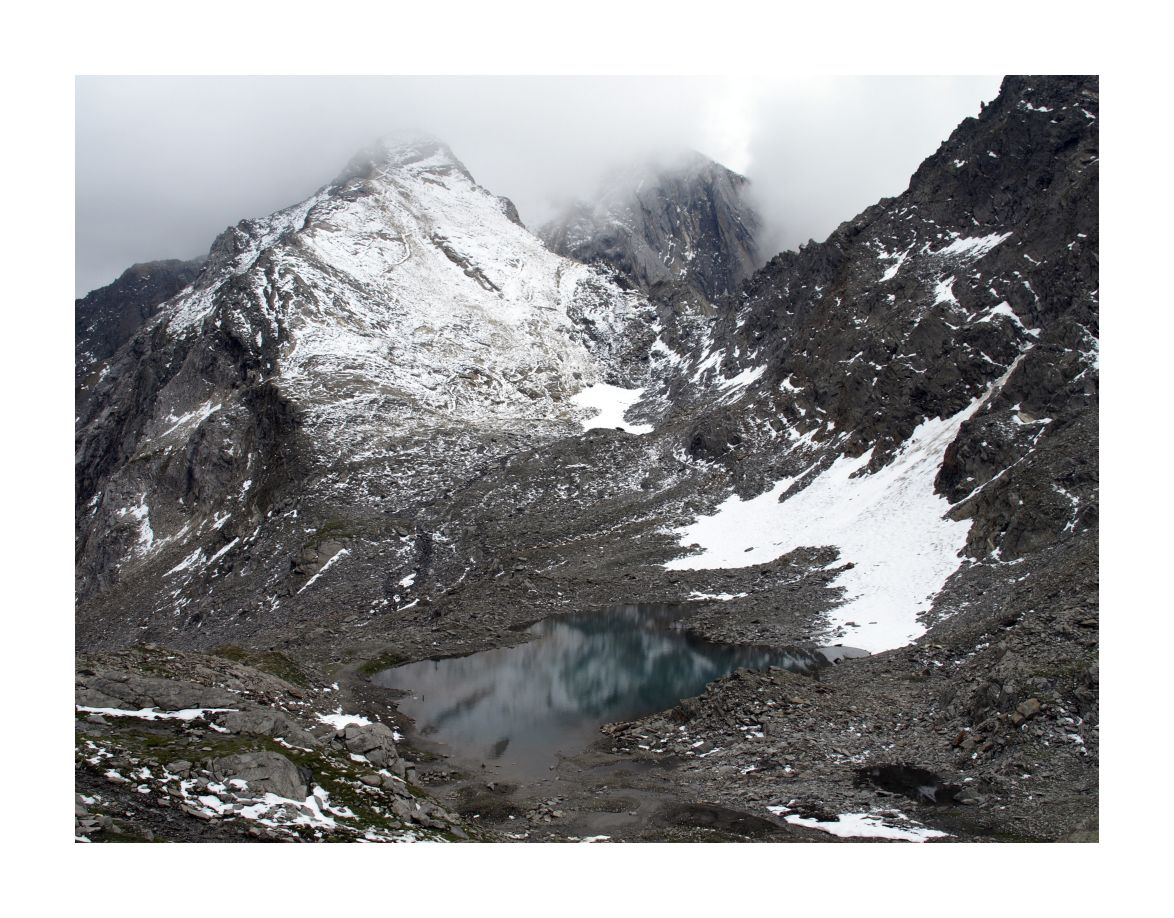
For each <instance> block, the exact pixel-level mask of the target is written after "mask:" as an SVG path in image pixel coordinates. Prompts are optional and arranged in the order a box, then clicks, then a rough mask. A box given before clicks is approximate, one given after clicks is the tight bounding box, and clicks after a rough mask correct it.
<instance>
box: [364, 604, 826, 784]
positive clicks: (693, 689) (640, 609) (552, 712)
mask: <svg viewBox="0 0 1174 918" xmlns="http://www.w3.org/2000/svg"><path fill="white" fill-rule="evenodd" d="M684 614H685V609H684V607H681V606H654V605H624V606H614V607H612V608H609V609H606V610H605V611H603V612H595V613H589V614H580V615H573V616H562V617H556V618H551V619H546V620H544V621H541V622H539V623H537V624H536V625H533V626H531V627H530V628H529V629H528V633H530V634H533V635H535V638H534V639H533V640H531V641H530V642H528V643H526V644H522V645H520V646H517V647H508V648H502V649H499V650H487V651H484V652H482V653H476V654H472V655H470V656H466V657H455V658H451V659H445V660H424V661H421V662H419V663H410V664H408V665H406V666H397V667H394V668H392V669H387V670H384V671H383V672H381V673H378V674H377V675H376V676H375V677H374V680H373V681H374V682H375V683H376V684H378V685H382V686H386V687H388V688H393V689H399V690H402V691H406V692H408V693H409V695H408V696H407V697H405V698H403V699H402V700H400V701H399V702H398V707H399V709H400V710H401V711H402V712H403V713H405V714H407V715H408V716H410V717H411V718H412V719H413V720H415V722H416V726H417V729H418V730H419V731H420V733H421V734H422V735H424V736H426V737H427V738H428V739H430V740H432V741H435V742H439V743H443V744H445V745H447V746H448V747H449V750H447V751H450V752H451V753H452V754H456V755H458V756H460V757H463V758H467V759H468V758H471V759H478V760H481V761H482V762H495V763H499V764H500V765H501V766H502V767H503V768H506V769H507V770H512V771H516V772H519V773H522V774H531V775H536V774H540V773H544V772H545V771H546V770H547V769H548V768H549V767H550V765H552V764H553V763H554V762H555V761H556V760H557V757H558V754H559V753H571V754H573V753H576V752H579V751H581V750H582V749H583V748H584V747H586V746H587V745H588V744H589V743H590V742H592V740H594V739H597V738H598V736H599V727H600V726H601V725H602V724H605V723H609V722H612V721H622V720H631V719H632V718H635V717H639V716H642V715H645V714H650V713H652V712H654V711H661V710H665V709H667V708H671V707H673V706H674V705H675V704H676V703H677V702H678V701H680V700H681V699H683V698H691V697H693V696H695V695H698V694H700V693H701V692H702V691H703V690H704V689H705V686H706V684H707V683H709V682H712V681H713V680H714V679H718V678H720V677H722V676H725V675H728V674H729V673H731V672H733V671H734V670H735V669H739V668H742V667H745V668H749V669H766V668H767V667H770V666H783V667H786V668H787V669H790V670H794V671H799V672H813V671H814V670H816V669H818V668H820V667H822V666H826V665H827V664H828V659H827V657H826V655H825V654H823V653H821V652H820V651H818V650H803V649H800V648H790V649H787V650H784V651H772V650H766V649H757V648H748V647H741V646H733V645H727V644H716V643H713V642H710V641H705V640H700V639H698V638H694V637H690V636H688V635H686V634H685V633H684V632H683V631H682V630H680V629H678V628H674V627H673V624H674V623H675V622H676V621H677V620H678V619H679V618H680V617H681V616H682V615H684Z"/></svg>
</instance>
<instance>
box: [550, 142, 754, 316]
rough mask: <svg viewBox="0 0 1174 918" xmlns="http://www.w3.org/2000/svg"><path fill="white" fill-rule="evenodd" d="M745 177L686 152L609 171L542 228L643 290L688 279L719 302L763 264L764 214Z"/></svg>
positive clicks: (572, 252) (565, 248) (575, 254)
mask: <svg viewBox="0 0 1174 918" xmlns="http://www.w3.org/2000/svg"><path fill="white" fill-rule="evenodd" d="M746 185H747V180H746V179H745V178H744V177H743V176H741V175H738V174H737V173H736V172H731V171H730V170H729V169H726V168H725V167H723V166H721V165H719V164H717V163H715V162H713V161H712V160H709V159H706V158H705V157H704V156H702V155H701V154H699V153H689V154H687V155H684V156H682V157H680V158H678V159H677V160H676V161H673V162H671V163H669V164H667V165H662V166H649V167H646V168H642V169H635V170H630V171H628V172H624V173H620V174H617V175H615V176H613V178H612V179H611V180H610V182H609V183H608V184H607V185H606V186H605V187H604V189H603V190H602V191H601V193H600V194H599V196H598V198H597V199H595V200H594V201H591V202H580V203H578V204H576V205H575V206H574V207H573V208H571V209H570V210H569V211H568V212H567V213H565V214H563V215H561V216H560V217H558V218H557V219H555V220H553V221H551V222H550V223H549V224H547V225H546V226H544V227H543V228H542V229H541V230H540V231H539V235H540V236H541V237H542V238H543V239H544V240H545V241H546V243H547V245H549V246H550V248H551V249H552V250H554V251H555V252H558V253H559V254H560V255H566V256H567V257H569V258H574V259H576V260H578V261H582V262H586V263H588V264H604V265H607V266H609V267H610V268H612V269H614V270H615V271H616V272H618V273H619V274H620V275H622V276H623V277H626V278H628V279H629V280H630V281H631V282H632V283H634V284H635V285H636V286H637V287H639V288H640V289H642V290H644V291H646V292H651V291H653V290H655V289H656V288H658V287H664V286H668V287H686V288H691V289H693V290H695V291H697V292H699V293H700V294H702V295H703V296H704V297H706V298H707V299H708V300H709V301H710V302H716V301H718V300H720V299H723V298H726V297H728V296H730V295H731V294H733V293H734V292H735V291H736V290H737V289H738V286H739V285H740V284H741V283H742V281H744V280H745V279H746V278H748V277H749V276H750V275H751V274H752V273H753V271H754V270H755V269H756V268H757V267H758V266H759V264H760V262H759V253H758V249H757V245H756V236H757V234H758V232H759V229H760V225H761V221H760V220H759V217H758V215H757V213H755V211H754V209H753V208H752V207H751V206H750V204H749V203H748V202H747V200H746V197H745V190H746Z"/></svg>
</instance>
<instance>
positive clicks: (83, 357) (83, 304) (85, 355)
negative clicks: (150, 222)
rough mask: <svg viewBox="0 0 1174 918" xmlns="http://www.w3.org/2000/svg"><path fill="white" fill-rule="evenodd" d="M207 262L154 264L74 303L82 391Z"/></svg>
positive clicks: (78, 379) (133, 269) (140, 267)
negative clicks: (104, 364) (99, 370)
mask: <svg viewBox="0 0 1174 918" xmlns="http://www.w3.org/2000/svg"><path fill="white" fill-rule="evenodd" d="M203 261H204V260H203V259H202V258H197V259H193V260H192V261H177V260H175V259H171V260H168V261H149V262H145V263H143V264H138V265H133V266H131V267H129V268H127V269H126V270H125V271H124V272H122V275H121V276H120V277H119V278H118V280H116V281H114V282H113V283H112V284H108V285H107V286H105V287H100V288H98V289H97V290H92V291H91V292H89V293H87V294H86V295H85V296H84V297H82V298H81V299H80V300H75V301H74V379H75V385H76V386H77V388H78V390H79V394H80V392H82V391H84V390H85V389H88V388H89V387H90V386H92V385H93V382H94V379H93V378H92V375H93V374H94V372H95V371H96V370H98V369H100V367H101V365H102V363H103V362H104V361H106V360H108V359H109V358H110V357H112V356H114V352H115V351H117V350H118V349H119V348H120V347H122V345H123V344H125V343H126V342H127V341H129V340H130V339H131V338H132V337H133V336H134V334H135V333H136V332H137V331H138V330H139V329H140V328H142V327H143V325H144V324H146V322H147V320H148V319H150V318H151V317H152V316H153V315H155V313H156V312H157V311H158V309H159V306H160V305H161V304H162V303H164V302H166V301H167V300H169V299H171V298H172V297H173V296H175V295H176V294H177V293H179V292H180V291H181V290H183V289H184V287H186V286H188V285H189V284H190V283H192V281H194V280H195V279H196V275H197V274H199V273H200V267H201V266H202V265H203Z"/></svg>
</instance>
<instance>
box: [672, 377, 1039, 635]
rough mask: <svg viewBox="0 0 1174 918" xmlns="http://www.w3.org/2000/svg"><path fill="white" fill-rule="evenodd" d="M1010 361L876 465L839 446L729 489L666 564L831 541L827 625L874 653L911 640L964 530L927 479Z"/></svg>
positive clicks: (954, 564)
mask: <svg viewBox="0 0 1174 918" xmlns="http://www.w3.org/2000/svg"><path fill="white" fill-rule="evenodd" d="M1017 365H1018V361H1016V362H1015V364H1013V365H1012V367H1011V368H1010V369H1008V371H1007V373H1006V374H1004V375H1003V377H1002V378H1000V379H999V380H998V381H997V382H995V383H994V384H992V385H991V387H990V388H989V389H988V390H987V392H986V393H985V394H984V395H982V396H981V397H979V398H977V399H975V400H974V401H973V402H972V403H971V404H970V405H968V406H967V407H966V408H965V409H963V410H962V411H960V412H958V413H957V414H956V415H954V416H953V417H951V418H945V419H943V418H933V419H930V420H926V421H923V422H922V423H921V425H920V426H918V428H917V429H916V430H915V431H914V432H913V434H912V436H910V438H909V439H908V440H907V441H906V442H905V443H904V445H903V446H902V447H901V449H900V451H899V452H898V453H897V454H896V455H895V456H894V457H893V459H892V460H891V461H890V462H889V464H888V465H886V466H884V467H883V468H881V469H879V470H877V471H876V472H872V473H869V472H867V471H866V469H867V466H868V463H869V460H870V459H871V458H872V451H871V450H869V451H868V452H865V453H864V454H862V455H860V456H857V457H856V458H849V457H848V456H840V457H839V458H837V459H836V461H835V462H833V463H832V465H831V466H830V467H828V468H827V469H826V470H824V471H823V472H822V473H820V474H818V475H816V476H814V477H813V478H812V477H811V475H810V472H807V473H803V474H800V475H797V476H795V477H793V478H784V479H783V480H781V481H779V482H777V483H776V484H775V485H774V487H772V488H771V489H770V490H768V491H766V492H765V493H764V494H760V495H759V496H758V497H755V498H751V499H750V500H742V499H741V498H739V497H738V496H737V495H733V496H731V497H729V498H727V499H726V500H725V501H724V502H722V503H721V504H720V505H719V506H718V507H717V509H716V511H715V512H714V513H712V514H710V515H708V516H702V517H700V518H698V519H697V520H696V521H695V522H694V523H692V524H690V525H688V526H685V527H684V528H682V529H680V530H678V532H677V535H678V538H679V541H680V544H681V546H682V547H685V548H688V547H690V546H694V545H696V546H698V547H699V548H700V551H699V552H697V553H694V554H691V555H686V556H684V557H681V558H676V559H674V560H672V561H669V562H668V563H667V564H666V565H665V567H666V568H667V569H669V570H706V569H714V568H732V567H751V566H753V565H756V564H764V563H766V562H768V561H773V560H775V559H776V558H781V557H782V556H783V555H785V554H787V553H788V552H791V551H794V550H795V549H797V548H802V547H804V546H812V547H815V546H822V545H831V546H834V547H835V548H836V549H838V550H839V553H840V558H839V561H837V562H836V566H839V565H841V564H845V563H851V565H852V567H850V568H849V569H847V570H845V571H842V572H841V573H840V574H839V576H838V577H837V578H836V580H835V582H834V583H833V586H836V587H839V588H841V589H843V591H844V602H843V603H842V604H841V605H840V606H838V607H837V608H835V609H833V610H832V612H831V613H830V616H829V619H830V621H829V624H830V626H831V628H832V629H833V630H836V629H843V632H844V638H845V640H846V642H847V643H850V644H852V645H853V646H856V647H860V648H862V649H864V650H868V651H871V652H872V653H877V652H879V651H882V650H890V649H892V648H895V647H902V646H904V645H905V644H908V643H910V642H911V641H913V640H915V639H916V638H918V637H920V636H921V635H922V634H924V633H925V626H924V625H923V624H922V622H921V621H920V616H921V615H922V614H923V613H925V612H927V611H928V610H929V608H930V606H931V605H932V603H933V600H934V597H935V596H936V595H937V594H938V592H939V591H940V590H941V588H942V587H943V586H944V585H945V582H946V580H947V579H949V577H950V575H951V574H953V573H954V572H955V571H956V570H958V568H959V566H960V565H961V563H962V559H961V554H960V553H961V551H962V549H963V547H965V545H966V537H967V534H968V533H969V531H970V522H969V521H967V520H963V521H959V520H951V519H948V518H946V514H947V513H948V512H949V510H950V506H951V505H950V503H949V501H947V500H946V499H945V498H944V497H941V496H940V495H938V494H936V493H934V479H935V478H937V474H938V470H939V469H940V468H941V465H942V459H943V457H944V455H945V452H946V448H947V447H948V446H949V445H950V443H951V442H952V441H953V440H954V438H955V437H956V436H957V435H958V431H959V429H960V428H961V427H962V424H963V422H965V421H966V420H967V419H968V418H970V417H972V416H974V414H975V413H976V412H978V411H979V409H981V408H982V407H983V405H984V404H986V402H987V400H988V399H989V398H990V396H991V395H992V394H993V393H994V392H996V391H998V389H999V388H1001V386H1002V384H1003V383H1004V382H1005V381H1006V379H1007V378H1008V377H1009V376H1010V374H1011V372H1012V371H1013V370H1014V368H1015V366H1017ZM808 478H810V479H811V480H809V481H808V480H807V479H808Z"/></svg>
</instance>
